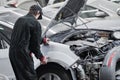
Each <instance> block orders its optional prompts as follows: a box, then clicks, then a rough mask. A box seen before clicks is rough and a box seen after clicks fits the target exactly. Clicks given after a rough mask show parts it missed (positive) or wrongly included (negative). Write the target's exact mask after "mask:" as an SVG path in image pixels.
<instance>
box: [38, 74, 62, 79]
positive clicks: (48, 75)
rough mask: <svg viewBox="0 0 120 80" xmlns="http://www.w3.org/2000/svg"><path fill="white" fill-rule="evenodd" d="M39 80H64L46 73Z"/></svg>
mask: <svg viewBox="0 0 120 80" xmlns="http://www.w3.org/2000/svg"><path fill="white" fill-rule="evenodd" d="M39 80H62V79H61V78H60V77H59V76H58V75H56V74H54V73H46V74H44V75H42V76H41V77H40V78H39Z"/></svg>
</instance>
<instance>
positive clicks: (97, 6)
mask: <svg viewBox="0 0 120 80" xmlns="http://www.w3.org/2000/svg"><path fill="white" fill-rule="evenodd" d="M63 4H64V2H60V3H56V4H53V5H48V6H46V7H44V9H46V10H48V9H51V10H53V11H54V10H55V9H59V8H60V7H61V6H63ZM119 8H120V5H118V4H115V3H113V2H110V1H106V0H87V2H86V4H85V5H84V7H83V8H82V9H81V10H80V12H79V16H80V17H82V18H84V19H86V20H89V21H92V20H100V19H101V20H103V19H119V18H120V16H119V15H120V14H119V13H118V12H119V11H118V9H119ZM49 11H50V10H49Z"/></svg>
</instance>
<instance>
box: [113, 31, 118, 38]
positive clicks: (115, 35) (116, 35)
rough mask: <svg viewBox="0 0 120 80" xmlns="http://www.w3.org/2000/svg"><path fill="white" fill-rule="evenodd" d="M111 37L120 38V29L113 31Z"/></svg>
mask: <svg viewBox="0 0 120 80" xmlns="http://www.w3.org/2000/svg"><path fill="white" fill-rule="evenodd" d="M113 37H114V38H115V39H120V31H115V32H114V33H113Z"/></svg>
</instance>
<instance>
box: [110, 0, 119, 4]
mask: <svg viewBox="0 0 120 80" xmlns="http://www.w3.org/2000/svg"><path fill="white" fill-rule="evenodd" d="M108 1H112V2H115V3H118V4H120V0H108Z"/></svg>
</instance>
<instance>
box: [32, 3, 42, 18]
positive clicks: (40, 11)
mask: <svg viewBox="0 0 120 80" xmlns="http://www.w3.org/2000/svg"><path fill="white" fill-rule="evenodd" d="M30 11H33V12H37V11H39V13H40V16H39V18H38V19H42V14H43V13H42V8H41V7H40V6H39V5H32V6H31V7H30Z"/></svg>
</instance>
